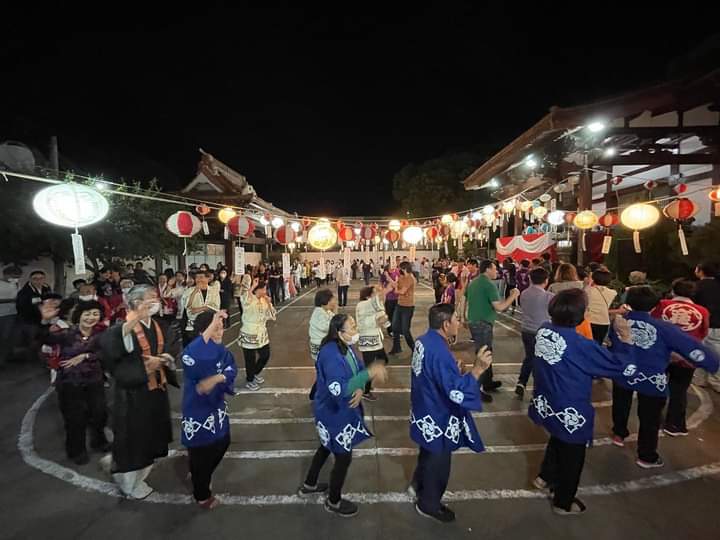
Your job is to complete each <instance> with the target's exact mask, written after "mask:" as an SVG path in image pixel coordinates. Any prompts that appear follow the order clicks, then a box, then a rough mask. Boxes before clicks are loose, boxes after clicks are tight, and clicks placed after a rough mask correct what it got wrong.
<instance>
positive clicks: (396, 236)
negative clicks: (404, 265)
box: [385, 229, 400, 244]
mask: <svg viewBox="0 0 720 540" xmlns="http://www.w3.org/2000/svg"><path fill="white" fill-rule="evenodd" d="M385 239H386V240H387V241H388V242H390V243H391V244H394V243H395V242H397V241H398V240H400V233H399V232H397V231H393V230H392V229H391V230H389V231H388V232H387V233H385Z"/></svg>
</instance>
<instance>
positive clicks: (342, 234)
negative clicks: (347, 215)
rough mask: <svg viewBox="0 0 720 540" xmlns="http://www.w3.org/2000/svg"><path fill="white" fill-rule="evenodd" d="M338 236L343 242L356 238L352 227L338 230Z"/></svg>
mask: <svg viewBox="0 0 720 540" xmlns="http://www.w3.org/2000/svg"><path fill="white" fill-rule="evenodd" d="M338 238H340V240H342V241H343V242H350V241H352V240H355V231H353V230H352V227H343V228H342V229H340V231H339V232H338Z"/></svg>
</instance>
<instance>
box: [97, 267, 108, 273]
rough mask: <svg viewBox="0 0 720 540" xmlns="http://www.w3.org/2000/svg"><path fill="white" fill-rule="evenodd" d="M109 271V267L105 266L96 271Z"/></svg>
mask: <svg viewBox="0 0 720 540" xmlns="http://www.w3.org/2000/svg"><path fill="white" fill-rule="evenodd" d="M109 271H110V269H109V268H108V267H107V266H103V267H102V268H101V269H100V272H98V273H100V274H104V273H105V272H109Z"/></svg>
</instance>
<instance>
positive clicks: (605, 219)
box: [598, 212, 620, 229]
mask: <svg viewBox="0 0 720 540" xmlns="http://www.w3.org/2000/svg"><path fill="white" fill-rule="evenodd" d="M598 223H599V224H600V225H601V226H603V227H605V228H606V229H609V228H610V227H614V226H615V225H617V224H618V223H620V216H618V215H617V214H616V213H615V212H608V213H607V214H604V215H603V216H601V217H600V219H598Z"/></svg>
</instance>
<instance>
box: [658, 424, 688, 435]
mask: <svg viewBox="0 0 720 540" xmlns="http://www.w3.org/2000/svg"><path fill="white" fill-rule="evenodd" d="M663 433H664V434H665V435H668V436H669V437H687V436H688V430H687V429H680V428H676V427H673V426H667V427H665V428H663Z"/></svg>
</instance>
